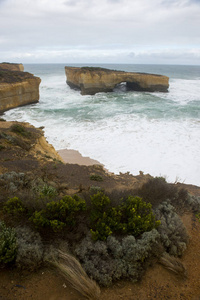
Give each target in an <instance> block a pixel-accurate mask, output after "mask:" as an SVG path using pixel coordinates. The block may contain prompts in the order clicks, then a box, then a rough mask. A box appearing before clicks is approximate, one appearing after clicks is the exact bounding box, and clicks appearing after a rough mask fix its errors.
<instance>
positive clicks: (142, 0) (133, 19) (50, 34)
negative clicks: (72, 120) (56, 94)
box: [0, 0, 200, 65]
mask: <svg viewBox="0 0 200 300" xmlns="http://www.w3.org/2000/svg"><path fill="white" fill-rule="evenodd" d="M0 61H9V62H22V63H40V62H43V63H47V62H50V63H51V62H52V63H59V62H60V63H76V62H77V63H86V62H88V63H133V64H134V63H163V64H198V65H199V64H200V0H98V1H97V0H0Z"/></svg>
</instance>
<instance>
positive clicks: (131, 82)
mask: <svg viewBox="0 0 200 300" xmlns="http://www.w3.org/2000/svg"><path fill="white" fill-rule="evenodd" d="M65 73H66V77H67V84H68V85H69V86H70V87H71V88H75V89H79V90H81V94H82V95H94V94H96V93H99V92H112V91H113V89H114V88H115V87H116V86H117V85H118V84H120V83H122V82H126V86H127V89H128V90H133V91H141V92H167V91H168V88H169V77H167V76H163V75H157V74H148V73H134V72H124V71H115V70H109V69H104V68H93V67H82V68H78V67H67V66H66V67H65Z"/></svg>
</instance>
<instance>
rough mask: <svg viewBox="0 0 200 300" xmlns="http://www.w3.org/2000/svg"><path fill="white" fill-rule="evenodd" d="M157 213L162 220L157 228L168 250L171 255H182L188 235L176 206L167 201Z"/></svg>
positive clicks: (159, 207)
mask: <svg viewBox="0 0 200 300" xmlns="http://www.w3.org/2000/svg"><path fill="white" fill-rule="evenodd" d="M155 214H156V217H157V218H159V220H160V221H161V225H160V226H159V227H158V229H157V230H158V232H159V233H160V236H161V242H162V244H163V246H164V247H165V249H166V251H167V252H168V253H169V254H171V255H174V256H181V255H182V254H183V252H184V251H185V249H186V247H187V242H188V235H187V232H186V228H185V226H184V224H183V222H182V220H181V218H180V217H179V215H178V214H177V213H176V210H175V208H174V207H173V206H172V205H171V204H170V203H169V201H168V202H167V201H166V202H163V203H162V204H160V205H159V206H158V208H157V209H156V211H155Z"/></svg>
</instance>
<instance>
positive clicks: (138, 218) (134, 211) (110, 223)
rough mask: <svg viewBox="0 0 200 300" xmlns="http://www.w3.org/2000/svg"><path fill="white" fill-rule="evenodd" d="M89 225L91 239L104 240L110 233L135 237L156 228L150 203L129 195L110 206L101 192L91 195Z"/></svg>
mask: <svg viewBox="0 0 200 300" xmlns="http://www.w3.org/2000/svg"><path fill="white" fill-rule="evenodd" d="M91 204H92V205H91V212H90V226H91V229H90V231H91V233H92V238H93V240H102V241H103V240H106V238H107V237H108V236H109V235H111V234H112V233H117V234H131V235H133V236H135V237H137V236H139V235H141V234H142V233H143V232H146V231H150V230H152V229H153V228H157V227H158V226H159V224H160V221H156V220H155V216H154V215H153V212H152V207H151V204H150V203H146V202H144V201H142V199H141V198H139V197H133V196H129V197H128V199H127V200H126V201H124V202H123V203H122V204H121V205H118V206H116V207H111V203H110V199H109V197H107V196H106V195H105V194H103V193H102V192H99V193H97V194H95V195H93V196H91Z"/></svg>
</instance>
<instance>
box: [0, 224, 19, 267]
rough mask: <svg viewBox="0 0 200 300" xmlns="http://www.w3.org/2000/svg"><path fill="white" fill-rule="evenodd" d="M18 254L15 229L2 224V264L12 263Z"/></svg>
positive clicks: (0, 240)
mask: <svg viewBox="0 0 200 300" xmlns="http://www.w3.org/2000/svg"><path fill="white" fill-rule="evenodd" d="M16 254H17V240H16V233H15V230H14V229H13V228H10V227H7V226H6V225H5V223H4V222H0V264H1V263H3V264H7V263H11V262H13V261H14V260H15V258H16Z"/></svg>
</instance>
